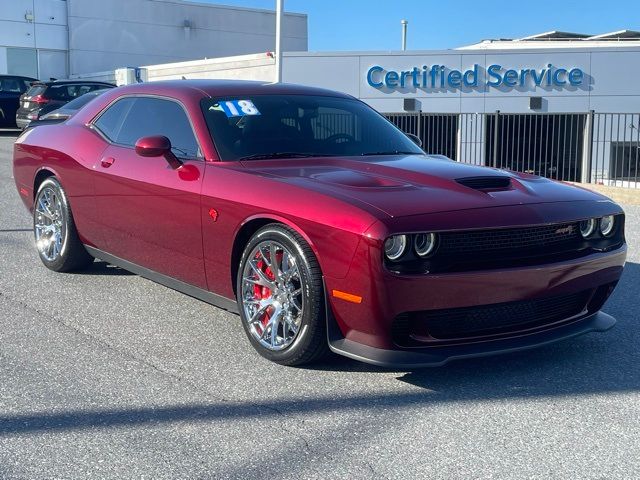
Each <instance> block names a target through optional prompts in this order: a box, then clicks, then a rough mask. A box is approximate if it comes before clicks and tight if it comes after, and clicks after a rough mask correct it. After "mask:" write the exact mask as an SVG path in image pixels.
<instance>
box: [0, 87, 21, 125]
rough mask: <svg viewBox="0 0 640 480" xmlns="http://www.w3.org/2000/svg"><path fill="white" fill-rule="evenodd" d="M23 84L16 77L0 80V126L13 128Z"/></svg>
mask: <svg viewBox="0 0 640 480" xmlns="http://www.w3.org/2000/svg"><path fill="white" fill-rule="evenodd" d="M23 89H24V83H23V82H22V80H21V79H20V78H18V77H2V78H0V126H2V127H6V126H13V125H15V120H16V111H17V110H18V102H19V98H20V95H21V94H22V93H23V91H24V90H23Z"/></svg>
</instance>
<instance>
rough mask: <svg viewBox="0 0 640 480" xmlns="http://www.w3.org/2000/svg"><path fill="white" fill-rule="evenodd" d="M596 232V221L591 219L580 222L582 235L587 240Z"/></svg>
mask: <svg viewBox="0 0 640 480" xmlns="http://www.w3.org/2000/svg"><path fill="white" fill-rule="evenodd" d="M595 230H596V219H595V218H590V219H589V220H583V221H581V222H580V234H581V235H582V237H583V238H587V237H588V236H589V235H591V234H592V233H593V232H595Z"/></svg>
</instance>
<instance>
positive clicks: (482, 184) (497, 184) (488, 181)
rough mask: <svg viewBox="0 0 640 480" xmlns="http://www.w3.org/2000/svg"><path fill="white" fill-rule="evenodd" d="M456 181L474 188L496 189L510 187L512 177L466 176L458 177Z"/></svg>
mask: <svg viewBox="0 0 640 480" xmlns="http://www.w3.org/2000/svg"><path fill="white" fill-rule="evenodd" d="M456 182H458V183H459V184H460V185H464V186H465V187H468V188H473V189H474V190H495V189H499V188H508V187H509V186H510V185H511V177H501V176H492V177H466V178H456Z"/></svg>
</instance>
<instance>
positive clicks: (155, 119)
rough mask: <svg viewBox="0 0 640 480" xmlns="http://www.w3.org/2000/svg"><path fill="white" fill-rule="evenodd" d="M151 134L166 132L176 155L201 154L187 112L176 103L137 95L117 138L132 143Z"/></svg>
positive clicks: (198, 155)
mask: <svg viewBox="0 0 640 480" xmlns="http://www.w3.org/2000/svg"><path fill="white" fill-rule="evenodd" d="M114 106H115V105H114ZM150 135H164V136H165V137H167V138H168V139H169V140H171V146H172V147H173V153H174V154H175V155H176V156H177V157H183V158H197V157H200V156H201V155H200V151H199V148H198V142H197V141H196V138H195V136H194V134H193V129H192V128H191V124H190V123H189V119H188V118H187V114H186V113H185V111H184V109H183V108H182V107H181V106H180V105H179V104H178V103H176V102H173V101H171V100H163V99H160V98H150V97H138V98H136V99H135V101H134V104H133V106H132V107H131V109H130V111H129V113H128V115H127V117H126V119H125V120H124V124H123V125H122V128H121V129H120V130H119V133H118V135H117V137H116V140H115V141H116V143H119V144H122V145H129V146H133V145H135V143H136V141H138V139H140V138H141V137H148V136H150Z"/></svg>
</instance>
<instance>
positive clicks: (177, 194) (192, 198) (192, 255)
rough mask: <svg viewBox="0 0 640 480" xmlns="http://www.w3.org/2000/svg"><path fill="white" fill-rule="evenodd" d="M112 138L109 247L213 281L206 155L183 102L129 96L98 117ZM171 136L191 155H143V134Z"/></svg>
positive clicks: (103, 178) (102, 216)
mask: <svg viewBox="0 0 640 480" xmlns="http://www.w3.org/2000/svg"><path fill="white" fill-rule="evenodd" d="M92 128H95V129H96V130H97V131H98V132H99V133H100V134H102V135H103V137H104V139H105V141H106V142H107V143H108V146H107V148H106V150H105V151H104V152H103V154H102V157H101V158H100V159H97V162H96V165H95V167H94V171H95V198H96V207H97V212H96V216H97V218H99V221H100V222H101V224H102V226H103V231H104V237H105V246H106V249H107V251H108V253H111V254H112V255H115V256H117V257H120V258H122V259H125V260H128V261H130V262H133V263H135V264H137V265H140V266H143V267H145V268H148V269H150V270H152V271H154V272H158V273H161V274H164V275H168V276H170V277H173V278H176V279H178V280H181V281H183V282H186V283H189V284H192V285H195V286H198V287H200V288H206V279H205V273H204V262H203V258H202V251H203V247H202V229H201V219H200V190H201V186H202V176H203V173H204V161H203V159H202V156H201V154H200V148H199V146H198V143H197V140H196V137H195V135H194V132H193V128H192V126H191V123H190V121H189V118H188V116H187V113H186V112H185V110H184V108H183V107H182V105H181V104H180V103H178V102H177V101H175V100H172V99H168V98H159V97H148V96H144V97H124V98H121V99H120V100H118V101H116V102H115V103H113V104H112V105H111V106H110V107H108V108H107V109H106V111H105V112H103V113H102V114H101V115H100V116H99V117H98V118H97V120H96V121H95V122H94V123H93V125H92ZM152 135H164V136H166V137H167V138H169V140H170V141H171V144H172V147H173V148H172V151H173V152H174V154H175V155H176V156H177V157H178V158H179V159H180V160H181V161H182V162H183V165H182V166H181V167H179V168H177V169H176V168H172V167H171V166H170V165H169V163H168V162H167V161H166V160H165V159H164V158H163V157H142V156H140V155H138V154H137V153H136V151H135V148H134V145H135V143H136V141H137V140H139V139H140V138H142V137H147V136H152Z"/></svg>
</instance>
